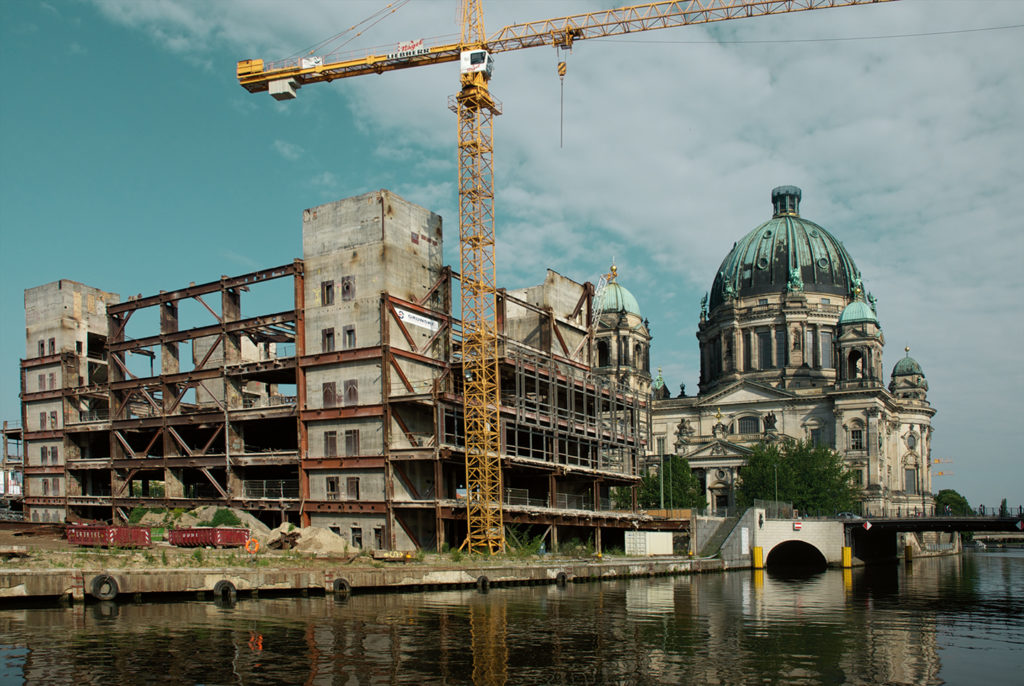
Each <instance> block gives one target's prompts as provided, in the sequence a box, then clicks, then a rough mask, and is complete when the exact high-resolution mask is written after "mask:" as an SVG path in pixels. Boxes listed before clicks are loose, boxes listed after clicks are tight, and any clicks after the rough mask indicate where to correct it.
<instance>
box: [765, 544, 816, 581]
mask: <svg viewBox="0 0 1024 686" xmlns="http://www.w3.org/2000/svg"><path fill="white" fill-rule="evenodd" d="M764 566H765V568H766V569H768V570H769V571H780V572H797V571H799V572H805V573H806V572H809V573H812V574H813V573H817V572H824V571H825V570H826V569H827V568H828V560H827V559H826V558H825V555H824V553H822V552H821V551H820V550H818V548H817V547H816V546H814V545H812V544H810V543H807V542H806V541H795V540H789V541H783V542H782V543H779V544H778V545H776V546H775V547H774V548H772V549H771V550H770V551H768V556H767V557H766V558H765V561H764Z"/></svg>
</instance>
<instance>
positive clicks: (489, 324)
mask: <svg viewBox="0 0 1024 686" xmlns="http://www.w3.org/2000/svg"><path fill="white" fill-rule="evenodd" d="M480 2H481V0H463V3H462V44H463V46H464V49H463V51H462V54H463V55H465V56H466V57H464V58H462V59H461V62H462V69H461V71H462V76H461V81H462V89H461V90H460V91H459V94H458V95H457V96H455V98H454V101H453V102H450V103H449V107H450V108H451V109H452V110H453V111H454V112H455V113H456V115H457V116H458V126H459V254H460V269H461V278H460V292H461V296H462V297H461V305H462V398H463V421H464V423H465V436H466V528H467V533H466V540H465V542H464V543H463V547H465V548H466V549H468V550H469V551H470V552H482V551H487V552H490V553H496V552H501V551H503V550H504V549H505V526H504V524H503V521H502V520H503V516H502V497H501V495H502V478H501V416H500V411H499V409H500V377H499V374H498V330H497V317H495V311H494V308H495V302H496V296H497V285H496V274H495V255H494V117H495V116H497V115H498V114H501V111H500V108H499V106H498V104H497V103H496V102H495V100H494V98H492V97H491V94H490V91H489V89H488V87H487V81H488V80H489V79H490V70H491V65H490V59H491V58H490V56H489V55H488V54H487V52H486V51H485V50H484V49H483V37H484V21H483V9H482V8H481V6H480ZM467 53H468V54H467ZM467 62H468V64H467Z"/></svg>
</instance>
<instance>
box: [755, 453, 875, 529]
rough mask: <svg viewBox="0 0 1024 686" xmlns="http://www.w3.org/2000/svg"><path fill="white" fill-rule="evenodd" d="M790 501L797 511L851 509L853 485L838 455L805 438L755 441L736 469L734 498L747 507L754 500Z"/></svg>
mask: <svg viewBox="0 0 1024 686" xmlns="http://www.w3.org/2000/svg"><path fill="white" fill-rule="evenodd" d="M776 499H777V500H780V501H785V502H791V503H793V507H795V508H797V509H798V510H800V511H801V512H808V513H810V512H821V513H828V514H832V513H835V512H843V511H849V510H852V509H854V507H855V506H856V503H857V487H856V486H855V485H854V474H853V471H851V470H850V469H849V468H848V467H847V466H846V463H845V462H844V460H843V457H842V455H840V454H839V453H837V452H836V451H834V450H831V449H829V448H827V447H825V446H822V445H813V444H811V443H810V442H808V441H794V440H785V441H783V442H781V443H759V444H758V445H756V446H754V452H753V454H751V456H750V457H749V458H748V460H747V465H746V466H745V467H742V468H741V469H740V483H739V485H738V486H737V489H736V500H737V502H738V503H739V505H740V506H741V507H749V506H750V505H753V504H754V500H776Z"/></svg>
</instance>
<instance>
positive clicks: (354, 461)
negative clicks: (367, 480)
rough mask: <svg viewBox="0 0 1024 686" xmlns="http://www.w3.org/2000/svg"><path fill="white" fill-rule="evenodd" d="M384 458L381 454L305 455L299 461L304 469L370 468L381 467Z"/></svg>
mask: <svg viewBox="0 0 1024 686" xmlns="http://www.w3.org/2000/svg"><path fill="white" fill-rule="evenodd" d="M384 461H385V458H384V457H383V456H379V457H378V456H374V455H371V456H366V457H323V458H320V457H307V458H304V459H303V460H302V462H301V464H302V468H303V469H304V470H306V471H311V472H312V471H316V470H320V469H370V468H375V467H376V468H383V467H384Z"/></svg>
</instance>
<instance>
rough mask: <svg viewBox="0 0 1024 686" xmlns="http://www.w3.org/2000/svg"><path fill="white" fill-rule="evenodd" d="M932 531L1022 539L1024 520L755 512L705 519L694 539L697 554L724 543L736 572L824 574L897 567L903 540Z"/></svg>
mask: <svg viewBox="0 0 1024 686" xmlns="http://www.w3.org/2000/svg"><path fill="white" fill-rule="evenodd" d="M715 519H717V520H718V521H717V522H715V521H714V520H715ZM712 525H715V526H712ZM932 531H935V532H963V531H972V532H1009V533H1017V534H1020V533H1021V532H1024V516H1021V515H1014V516H1006V517H880V518H873V517H869V518H864V519H820V518H816V519H799V518H792V519H791V518H773V517H769V516H768V513H767V511H766V510H765V509H763V508H756V507H754V508H750V509H748V510H747V511H746V512H745V513H744V514H743V515H742V516H740V517H738V518H735V517H734V518H701V519H700V520H699V521H698V523H697V526H696V527H695V530H694V536H695V544H696V546H697V549H698V550H700V549H701V548H700V546H701V545H702V544H703V543H705V542H708V541H711V542H713V543H717V540H721V541H722V543H721V545H720V548H719V549H718V554H719V555H720V556H721V557H722V559H724V560H725V561H726V562H727V564H730V565H732V566H737V567H742V566H747V567H753V568H755V569H758V568H762V567H768V568H769V569H772V568H778V569H783V568H789V569H801V570H813V569H818V570H824V569H825V567H827V566H842V567H850V566H853V565H863V564H873V563H877V562H893V561H896V560H897V559H898V558H899V557H900V556H901V554H906V553H905V551H904V550H903V549H902V547H901V545H900V543H901V540H902V539H901V536H900V535H901V534H907V533H912V534H917V533H922V532H932ZM702 552H703V553H704V554H707V553H708V552H710V551H708V550H707V549H706V548H705V549H704V550H703V551H702Z"/></svg>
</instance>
